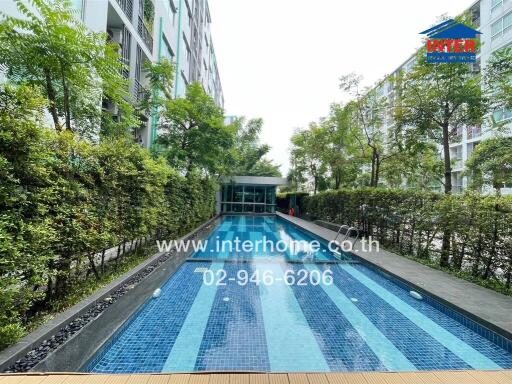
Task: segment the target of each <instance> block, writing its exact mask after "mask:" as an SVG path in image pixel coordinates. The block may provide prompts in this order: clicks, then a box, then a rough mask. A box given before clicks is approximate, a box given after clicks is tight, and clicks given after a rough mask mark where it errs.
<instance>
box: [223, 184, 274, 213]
mask: <svg viewBox="0 0 512 384" xmlns="http://www.w3.org/2000/svg"><path fill="white" fill-rule="evenodd" d="M275 195H276V187H273V186H272V187H263V186H252V185H229V184H228V185H223V186H222V193H221V198H222V201H221V210H222V212H226V213H229V212H247V213H264V212H267V213H274V212H275V210H276V201H275Z"/></svg>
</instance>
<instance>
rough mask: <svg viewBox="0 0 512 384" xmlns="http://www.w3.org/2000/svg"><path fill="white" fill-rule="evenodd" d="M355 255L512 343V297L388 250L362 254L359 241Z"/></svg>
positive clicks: (329, 235)
mask: <svg viewBox="0 0 512 384" xmlns="http://www.w3.org/2000/svg"><path fill="white" fill-rule="evenodd" d="M277 215H278V216H279V217H281V218H283V219H284V220H288V221H290V222H292V223H294V224H296V225H297V226H299V227H301V228H303V229H305V230H307V231H309V232H311V233H313V234H315V235H317V236H319V237H321V238H323V239H324V240H327V241H330V240H334V238H335V237H336V232H334V231H332V230H330V229H327V228H324V227H322V226H319V225H317V224H315V223H312V222H310V221H307V220H303V219H300V218H297V217H293V216H289V215H285V214H282V213H277ZM353 253H354V254H356V255H357V256H359V257H360V258H361V259H363V260H364V261H366V262H368V263H369V264H372V265H374V266H376V267H378V268H379V269H381V270H382V271H384V272H387V273H389V274H391V275H393V276H395V277H398V278H399V279H401V280H404V281H406V282H409V283H411V284H413V285H414V286H416V287H419V288H420V289H424V290H425V291H427V292H428V293H430V294H431V295H432V296H434V297H436V298H437V299H439V300H440V301H441V302H444V303H445V304H448V305H450V306H453V307H455V308H456V309H457V310H459V311H461V312H462V313H463V314H465V315H466V316H468V317H470V318H473V319H474V320H476V321H478V322H479V323H481V324H482V325H484V326H486V327H488V328H490V329H492V330H494V331H495V332H497V333H499V334H501V335H502V336H504V337H506V338H508V339H512V297H510V296H505V295H502V294H500V293H497V292H495V291H492V290H490V289H487V288H483V287H481V286H479V285H476V284H473V283H470V282H468V281H465V280H462V279H459V278H457V277H454V276H451V275H449V274H447V273H445V272H442V271H439V270H436V269H433V268H430V267H427V266H425V265H422V264H419V263H417V262H415V261H413V260H410V259H407V258H405V257H403V256H399V255H397V254H394V253H391V252H388V251H386V250H383V249H381V250H379V251H376V250H374V251H371V252H362V251H361V243H360V242H359V241H358V242H357V244H356V246H355V247H354V251H353Z"/></svg>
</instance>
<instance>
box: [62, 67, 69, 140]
mask: <svg viewBox="0 0 512 384" xmlns="http://www.w3.org/2000/svg"><path fill="white" fill-rule="evenodd" d="M60 69H61V76H62V78H61V80H62V91H63V92H64V100H63V101H64V116H65V117H66V129H67V130H68V131H71V109H70V106H69V89H68V84H67V83H66V77H65V73H64V65H63V64H62V62H61V63H60Z"/></svg>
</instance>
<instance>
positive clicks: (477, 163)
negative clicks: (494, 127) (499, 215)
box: [466, 137, 512, 195]
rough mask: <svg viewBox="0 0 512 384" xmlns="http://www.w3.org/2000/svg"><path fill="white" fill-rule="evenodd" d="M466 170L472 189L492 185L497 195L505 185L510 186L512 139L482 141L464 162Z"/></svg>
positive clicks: (511, 175)
mask: <svg viewBox="0 0 512 384" xmlns="http://www.w3.org/2000/svg"><path fill="white" fill-rule="evenodd" d="M466 168H467V171H466V173H467V175H468V176H470V180H471V186H472V187H473V188H475V189H477V188H481V187H482V186H484V185H485V184H488V185H492V187H493V188H494V189H495V190H496V194H497V195H499V194H500V190H501V188H502V187H503V186H504V185H505V184H508V185H510V184H512V137H493V138H490V139H486V140H484V141H482V142H481V143H480V144H478V146H477V147H476V148H475V149H474V150H473V152H472V153H471V157H470V158H469V160H468V161H466Z"/></svg>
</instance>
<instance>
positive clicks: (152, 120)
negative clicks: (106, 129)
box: [0, 0, 224, 147]
mask: <svg viewBox="0 0 512 384" xmlns="http://www.w3.org/2000/svg"><path fill="white" fill-rule="evenodd" d="M72 3H73V6H74V7H75V8H76V10H77V15H78V17H79V18H80V19H81V20H82V22H83V23H84V24H85V25H86V26H87V27H88V28H89V29H90V30H91V31H94V32H106V33H107V34H108V36H109V38H110V39H111V40H112V41H115V42H117V43H119V46H120V54H121V56H122V59H123V61H124V62H125V64H126V65H127V69H126V71H125V73H124V74H123V75H124V76H125V77H126V78H128V79H129V80H130V84H131V92H132V94H133V97H134V99H135V100H140V99H141V98H142V97H143V96H144V94H145V92H148V91H149V90H148V81H147V79H146V76H145V73H144V68H143V63H144V61H145V60H149V61H151V62H158V61H159V60H161V59H163V58H167V59H169V60H171V61H172V62H174V63H175V66H176V77H175V81H174V93H175V97H181V96H183V95H184V94H185V90H186V86H187V84H189V83H190V82H193V81H198V82H200V83H201V84H202V86H203V88H204V90H205V92H207V93H208V94H209V95H210V96H211V97H212V98H213V99H214V100H215V102H216V103H217V105H219V106H220V107H223V105H224V98H223V93H222V86H221V83H220V77H219V70H218V67H217V61H216V58H215V50H214V47H213V42H212V37H211V33H210V24H211V17H210V10H209V8H208V0H72ZM0 10H1V11H3V12H6V13H7V14H17V12H18V11H17V8H16V5H15V3H14V1H12V0H3V1H2V2H1V6H0ZM103 108H105V109H107V110H109V112H110V113H112V114H113V115H116V113H117V111H116V110H115V108H114V107H113V106H112V105H109V103H108V102H105V103H104V105H103ZM157 119H158V117H157V116H156V114H154V115H152V116H143V117H142V120H143V121H142V125H141V126H140V127H139V129H137V130H136V131H135V138H136V140H137V141H138V142H139V143H140V144H141V145H143V146H145V147H150V146H151V145H152V144H153V143H154V142H155V140H156V137H157Z"/></svg>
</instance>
